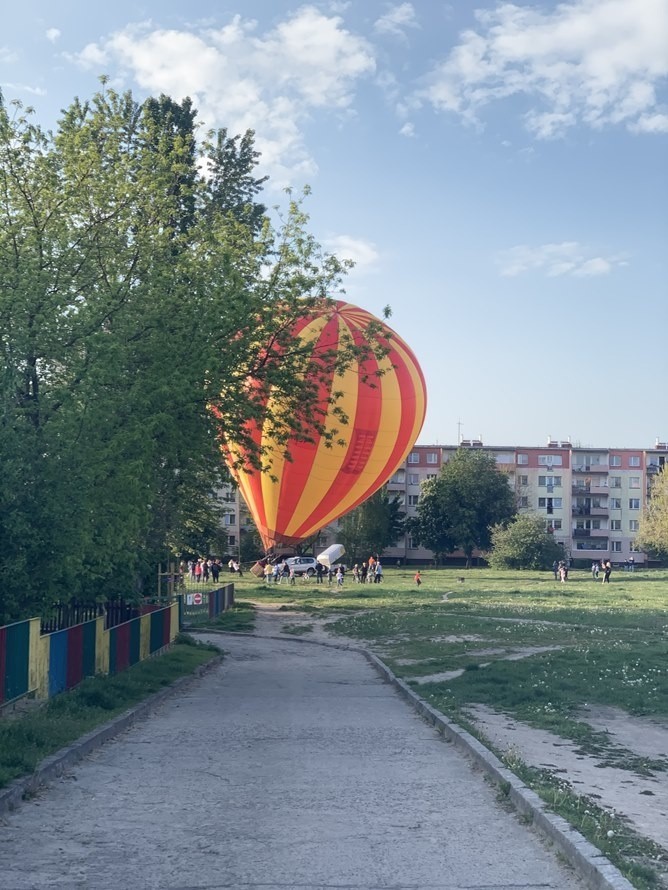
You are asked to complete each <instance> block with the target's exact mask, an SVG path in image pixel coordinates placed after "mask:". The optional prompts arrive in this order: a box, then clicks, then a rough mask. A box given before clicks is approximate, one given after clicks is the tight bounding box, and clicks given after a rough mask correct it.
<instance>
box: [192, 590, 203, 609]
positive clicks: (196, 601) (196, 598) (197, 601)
mask: <svg viewBox="0 0 668 890" xmlns="http://www.w3.org/2000/svg"><path fill="white" fill-rule="evenodd" d="M193 605H194V606H201V605H202V594H201V593H194V594H193Z"/></svg>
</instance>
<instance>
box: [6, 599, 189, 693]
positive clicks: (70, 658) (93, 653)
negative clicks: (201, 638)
mask: <svg viewBox="0 0 668 890" xmlns="http://www.w3.org/2000/svg"><path fill="white" fill-rule="evenodd" d="M147 608H148V609H150V611H148V612H147V613H146V614H144V615H141V616H140V617H138V618H132V619H131V620H130V621H126V622H124V623H123V624H118V625H116V627H112V628H110V629H109V630H105V627H104V616H100V617H99V618H95V619H93V620H92V621H85V622H84V623H83V624H76V625H74V627H68V628H67V629H65V630H59V631H56V632H55V633H51V634H45V635H44V636H42V635H41V634H40V619H39V618H29V619H28V620H27V621H19V622H17V623H16V624H9V625H7V626H6V627H2V628H0V705H2V704H6V703H8V702H10V701H12V700H14V699H17V698H20V697H21V696H24V695H27V694H28V693H34V694H35V695H36V696H37V698H50V697H51V696H52V695H57V694H58V693H59V692H64V691H65V690H66V689H72V687H74V686H77V685H78V684H79V683H80V682H81V681H82V680H83V679H84V677H90V676H93V675H94V674H116V673H118V672H119V671H123V670H125V669H126V668H128V667H130V665H132V664H136V663H137V662H138V661H142V660H143V659H144V658H148V657H149V655H152V654H153V653H154V652H157V651H159V650H160V649H162V648H163V647H164V646H167V645H168V644H169V643H171V642H172V640H173V639H174V638H175V637H176V635H177V633H178V632H179V604H178V603H177V602H175V603H172V604H171V605H169V606H165V607H160V606H155V607H147Z"/></svg>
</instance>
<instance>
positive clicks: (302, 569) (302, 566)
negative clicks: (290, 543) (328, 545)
mask: <svg viewBox="0 0 668 890" xmlns="http://www.w3.org/2000/svg"><path fill="white" fill-rule="evenodd" d="M285 562H286V564H287V566H288V568H290V569H294V570H295V575H308V576H309V578H312V577H313V576H314V575H315V573H316V567H317V565H318V563H317V561H316V559H315V557H313V556H289V557H288V558H287V559H286V560H285Z"/></svg>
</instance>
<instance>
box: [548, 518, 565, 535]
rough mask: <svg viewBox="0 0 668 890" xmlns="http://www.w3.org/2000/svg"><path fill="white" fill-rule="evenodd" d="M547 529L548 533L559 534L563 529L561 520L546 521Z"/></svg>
mask: <svg viewBox="0 0 668 890" xmlns="http://www.w3.org/2000/svg"><path fill="white" fill-rule="evenodd" d="M545 529H546V530H547V531H548V532H558V531H560V529H561V519H546V520H545Z"/></svg>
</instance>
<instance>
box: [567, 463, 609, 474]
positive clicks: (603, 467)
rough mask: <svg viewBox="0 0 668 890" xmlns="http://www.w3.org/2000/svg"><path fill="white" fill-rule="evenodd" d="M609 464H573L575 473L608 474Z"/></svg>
mask: <svg viewBox="0 0 668 890" xmlns="http://www.w3.org/2000/svg"><path fill="white" fill-rule="evenodd" d="M609 469H610V467H609V466H608V464H607V463H606V464H573V472H574V473H599V474H600V473H607V472H608V471H609Z"/></svg>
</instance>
